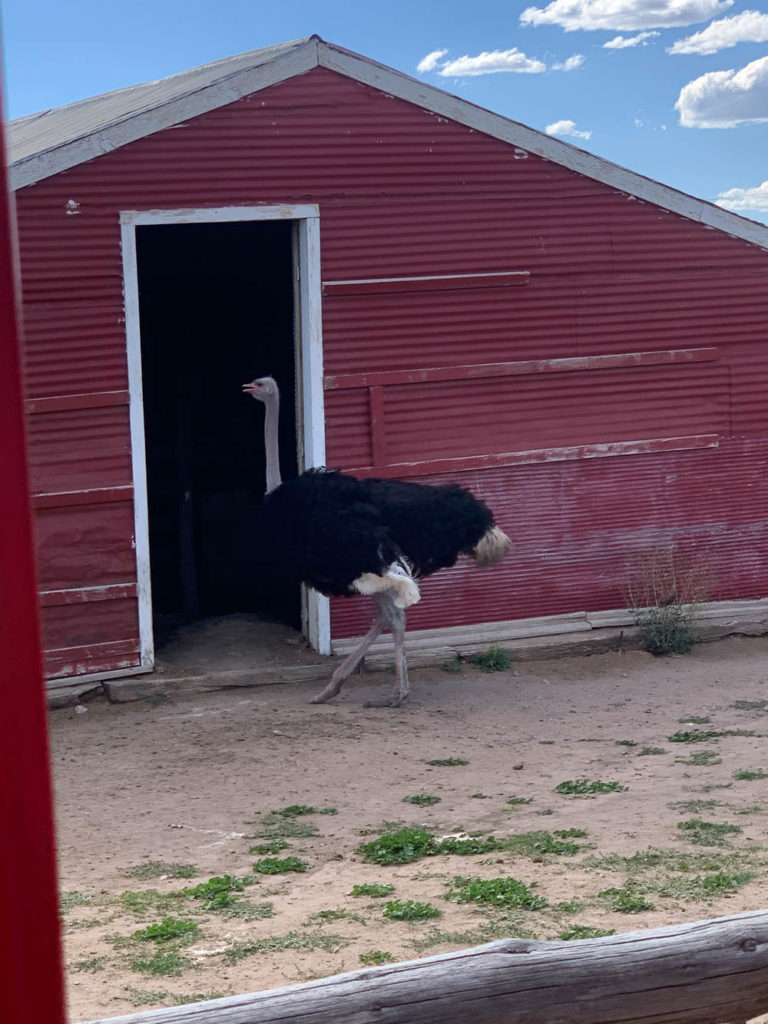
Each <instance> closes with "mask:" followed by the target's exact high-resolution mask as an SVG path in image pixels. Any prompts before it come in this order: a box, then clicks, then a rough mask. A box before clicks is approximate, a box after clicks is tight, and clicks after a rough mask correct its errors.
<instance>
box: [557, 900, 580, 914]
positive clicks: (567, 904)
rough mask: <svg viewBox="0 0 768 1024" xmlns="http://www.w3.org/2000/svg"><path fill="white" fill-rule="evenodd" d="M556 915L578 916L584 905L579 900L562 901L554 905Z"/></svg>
mask: <svg viewBox="0 0 768 1024" xmlns="http://www.w3.org/2000/svg"><path fill="white" fill-rule="evenodd" d="M553 909H554V910H556V911H557V912H558V914H580V913H581V911H582V910H583V909H584V904H583V903H582V902H581V901H580V900H562V901H561V902H560V903H556V904H555V906H554V908H553Z"/></svg>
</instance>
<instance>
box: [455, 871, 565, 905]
mask: <svg viewBox="0 0 768 1024" xmlns="http://www.w3.org/2000/svg"><path fill="white" fill-rule="evenodd" d="M446 884H447V885H448V887H449V888H448V892H447V893H446V897H445V898H446V899H447V900H450V901H451V902H452V903H477V904H483V905H486V906H492V907H499V908H504V909H522V910H540V909H541V908H542V907H545V906H546V905H547V901H546V900H545V899H544V897H543V896H538V895H536V894H535V893H533V892H532V891H531V890H530V889H529V888H528V886H527V885H525V883H524V882H521V881H520V880H519V879H517V878H511V877H506V878H476V877H463V876H461V875H456V876H455V877H454V878H453V879H451V881H450V882H448V883H446Z"/></svg>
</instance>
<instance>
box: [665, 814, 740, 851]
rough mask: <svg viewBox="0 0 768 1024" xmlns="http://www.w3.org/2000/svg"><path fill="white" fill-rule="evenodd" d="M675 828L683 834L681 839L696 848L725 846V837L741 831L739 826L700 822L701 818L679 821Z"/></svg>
mask: <svg viewBox="0 0 768 1024" xmlns="http://www.w3.org/2000/svg"><path fill="white" fill-rule="evenodd" d="M677 827H678V829H679V830H680V832H682V833H683V838H685V839H687V840H688V842H689V843H694V844H695V845H696V846H727V845H728V843H727V842H726V839H725V837H726V836H727V835H735V834H736V833H738V832H741V831H742V829H741V827H740V826H739V825H728V824H720V823H718V822H715V821H702V820H701V818H690V819H689V820H688V821H679V822H678V823H677Z"/></svg>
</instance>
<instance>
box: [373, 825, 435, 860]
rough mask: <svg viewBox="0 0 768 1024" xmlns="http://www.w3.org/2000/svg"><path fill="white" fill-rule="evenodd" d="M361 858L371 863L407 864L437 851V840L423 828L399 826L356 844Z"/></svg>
mask: <svg viewBox="0 0 768 1024" xmlns="http://www.w3.org/2000/svg"><path fill="white" fill-rule="evenodd" d="M357 852H358V853H359V854H360V855H361V857H362V858H363V860H366V861H370V862H372V863H373V864H408V863H410V862H411V861H414V860H418V859H419V858H420V857H428V856H430V855H431V854H434V853H437V841H436V839H435V837H434V836H433V835H432V833H431V832H427V830H426V829H423V828H401V829H398V830H397V831H396V832H385V833H384V835H381V836H379V838H378V839H374V840H372V841H371V842H370V843H363V844H362V845H361V846H358V848H357Z"/></svg>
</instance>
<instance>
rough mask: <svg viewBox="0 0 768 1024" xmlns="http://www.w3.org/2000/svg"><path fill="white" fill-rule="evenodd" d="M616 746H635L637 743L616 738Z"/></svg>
mask: <svg viewBox="0 0 768 1024" xmlns="http://www.w3.org/2000/svg"><path fill="white" fill-rule="evenodd" d="M616 746H617V747H636V746H637V743H636V742H635V741H634V740H616Z"/></svg>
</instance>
